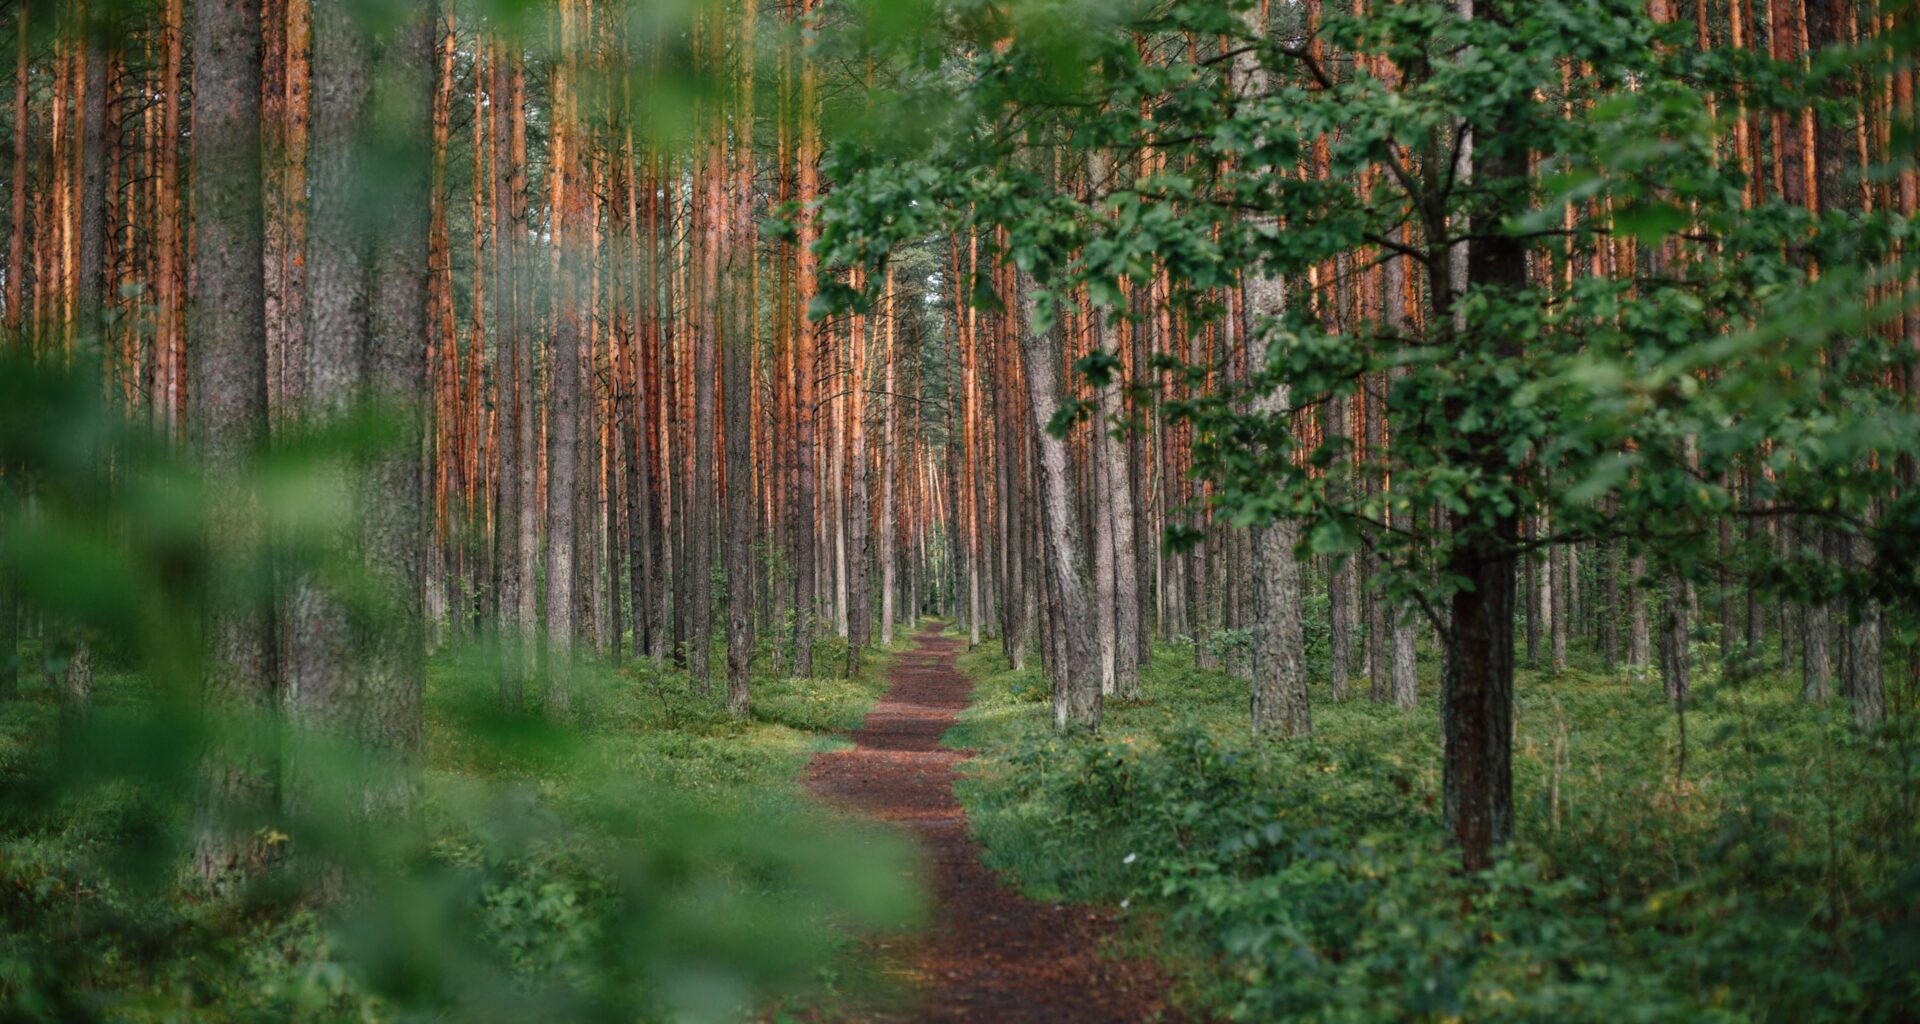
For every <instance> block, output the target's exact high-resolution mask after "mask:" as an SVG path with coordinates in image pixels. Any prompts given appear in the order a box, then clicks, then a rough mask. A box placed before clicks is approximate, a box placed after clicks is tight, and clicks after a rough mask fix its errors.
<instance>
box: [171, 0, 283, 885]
mask: <svg viewBox="0 0 1920 1024" xmlns="http://www.w3.org/2000/svg"><path fill="white" fill-rule="evenodd" d="M193 41H194V62H193V69H194V82H193V86H194V87H193V125H194V132H193V137H192V146H193V162H194V166H195V167H196V168H197V169H198V173H196V174H195V175H194V178H193V193H194V194H193V202H194V210H195V215H196V222H197V227H196V230H197V232H198V244H196V245H195V246H194V250H193V264H194V266H193V275H192V281H193V290H194V296H193V299H194V302H193V306H194V310H195V326H196V332H195V343H194V345H193V346H192V347H191V349H190V350H189V352H188V354H189V357H190V358H189V363H188V367H187V369H188V374H189V376H190V378H191V381H192V388H191V393H192V395H193V402H192V406H191V421H190V422H191V424H192V427H193V439H194V442H195V444H196V446H197V447H198V449H199V453H200V457H201V459H202V460H203V461H204V463H205V465H206V467H207V472H208V474H209V476H210V478H211V479H212V480H213V481H214V482H215V486H214V487H212V488H211V490H210V493H211V494H213V495H215V496H216V500H215V504H214V505H213V507H212V508H211V510H210V519H211V525H210V529H211V536H212V539H213V541H214V543H215V545H216V550H220V551H233V550H244V548H245V547H246V546H247V545H248V544H249V542H250V541H251V540H257V539H258V530H257V523H256V518H257V509H256V507H255V501H254V498H253V496H252V494H251V492H250V490H249V489H248V488H247V486H246V484H245V480H246V479H247V471H248V468H249V464H250V461H251V460H252V458H253V457H254V455H255V453H256V452H257V451H258V449H259V448H260V446H261V445H262V444H263V443H264V442H265V440H266V431H267V357H266V345H265V331H266V293H265V286H266V282H265V277H264V263H263V260H264V257H265V247H264V240H263V238H262V232H261V210H262V199H261V185H260V80H261V39H260V6H259V3H258V0H200V2H198V3H196V4H195V5H194V35H193ZM167 142H168V144H169V145H171V142H172V140H171V138H169V139H168V140H167ZM161 215H162V217H165V216H166V215H167V214H166V213H165V212H164V211H163V212H162V214H161ZM214 578H215V580H216V581H217V583H218V585H219V586H220V592H219V593H218V594H217V595H216V600H215V605H214V610H213V613H212V615H211V616H210V619H209V621H208V624H207V629H208V635H207V678H206V687H207V692H208V696H209V700H210V702H212V703H214V704H215V705H216V706H218V707H233V706H238V707H239V708H240V709H241V710H242V713H243V714H244V713H247V712H257V711H258V710H259V709H261V708H263V707H265V705H266V704H267V703H268V701H269V700H270V699H271V696H272V693H273V679H272V657H273V647H272V643H271V637H270V631H269V616H268V609H267V607H266V605H265V603H264V602H262V601H260V600H258V599H257V597H256V596H255V595H252V594H249V593H247V591H246V588H245V587H244V586H243V585H241V584H240V583H239V581H238V580H237V579H236V578H235V577H234V575H233V574H230V573H222V572H217V573H216V574H215V577H214ZM208 767H209V772H210V779H209V786H210V790H211V792H210V793H209V794H208V795H209V796H210V797H211V799H212V800H213V801H215V802H232V803H237V804H241V805H250V806H251V807H253V808H254V809H258V808H259V805H260V804H261V802H262V801H264V799H265V797H266V793H267V789H266V785H265V780H264V779H263V777H262V775H261V773H260V771H259V770H258V769H259V766H258V765H250V764H248V763H247V762H246V761H244V760H237V759H234V758H231V757H224V756H221V755H215V756H214V758H213V759H212V760H211V762H210V763H209V766H208ZM223 817H224V815H223V814H222V813H221V812H220V811H219V810H217V809H215V808H213V807H211V806H209V807H207V808H205V810H204V812H203V814H202V816H201V819H200V822H199V824H198V825H197V827H196V837H195V844H194V845H195V850H194V870H195V872H196V874H197V875H198V876H199V878H200V879H201V880H202V882H203V883H206V884H211V885H219V884H220V883H222V882H223V880H225V879H227V878H228V877H230V876H231V875H232V874H233V873H234V872H236V871H238V870H241V869H243V868H244V867H245V866H246V863H247V862H248V860H249V859H250V858H249V854H248V853H247V852H246V851H245V850H244V849H243V848H242V847H241V845H240V840H238V838H237V837H236V835H235V834H234V833H232V832H231V831H229V828H228V827H227V826H226V825H225V824H224V822H223V820H222V819H223Z"/></svg>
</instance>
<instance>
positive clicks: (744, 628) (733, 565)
mask: <svg viewBox="0 0 1920 1024" xmlns="http://www.w3.org/2000/svg"><path fill="white" fill-rule="evenodd" d="M739 276H744V275H739ZM729 290H730V291H734V290H737V291H738V292H741V293H744V292H745V291H746V287H745V284H744V282H735V285H734V288H733V289H729ZM731 308H732V310H733V311H734V312H735V314H736V315H735V317H734V318H732V319H733V320H734V322H733V323H732V325H731V330H729V331H728V332H727V337H726V338H725V339H724V340H723V342H722V346H723V353H722V362H723V363H724V373H725V380H724V381H723V382H722V383H723V385H724V386H725V388H726V400H725V405H726V410H727V440H726V445H727V556H726V557H727V710H728V711H729V712H731V713H732V714H733V715H735V716H736V717H739V718H745V717H746V716H747V710H748V704H747V702H748V690H747V687H748V682H749V680H750V678H751V676H752V673H753V590H752V586H751V585H750V582H749V580H750V578H751V575H752V572H753V520H754V493H753V428H752V423H751V419H750V417H749V416H748V412H749V410H750V409H751V408H752V402H753V395H752V392H751V391H750V389H749V388H750V381H749V373H748V370H749V361H750V360H751V359H752V358H753V351H752V345H753V332H752V321H751V320H750V319H749V318H748V316H747V314H748V313H749V310H748V308H747V304H746V301H745V296H744V295H740V296H735V298H734V301H733V302H732V304H731Z"/></svg>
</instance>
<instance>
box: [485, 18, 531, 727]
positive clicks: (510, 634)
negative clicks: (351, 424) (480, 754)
mask: <svg viewBox="0 0 1920 1024" xmlns="http://www.w3.org/2000/svg"><path fill="white" fill-rule="evenodd" d="M492 52H493V61H492V65H493V66H492V70H491V74H490V80H489V82H488V84H487V92H488V98H489V102H488V104H487V113H488V120H489V121H490V122H492V123H491V126H490V131H489V133H488V138H489V143H488V145H489V147H490V148H491V150H492V160H491V163H490V167H491V172H490V179H489V180H488V181H486V182H485V183H484V184H482V182H481V181H480V179H479V178H478V177H476V178H475V181H474V188H475V189H476V190H478V189H482V188H484V189H485V190H486V191H487V192H488V193H489V198H490V200H491V202H490V203H489V206H490V208H491V211H492V213H491V216H490V217H489V218H488V219H489V220H490V221H491V222H492V224H491V226H492V233H493V308H494V316H493V334H494V347H495V355H494V376H495V383H494V389H495V394H496V399H495V402H496V405H497V406H498V408H499V417H500V426H499V438H500V439H499V442H498V443H497V444H496V445H495V446H494V451H495V458H496V464H497V465H496V472H495V474H494V486H495V488H496V489H497V490H496V497H495V499H494V515H493V530H494V537H493V548H494V560H493V573H494V577H493V590H494V616H495V619H494V625H495V635H496V636H497V638H498V640H499V650H498V652H497V657H498V659H499V661H498V668H499V685H500V706H501V707H502V708H503V709H505V710H506V711H507V713H509V714H513V713H517V712H518V711H520V709H521V703H522V700H523V699H524V694H525V690H526V680H525V675H524V673H525V665H526V654H525V650H524V645H525V644H527V643H528V642H529V640H530V639H531V638H530V637H528V635H527V633H526V628H525V627H526V623H525V622H524V621H523V620H522V618H521V614H520V606H521V591H522V588H525V587H530V586H532V585H533V584H532V581H531V580H529V579H526V578H525V577H523V576H522V575H521V558H520V520H521V518H522V517H523V516H528V515H531V514H532V509H530V508H528V507H527V506H525V505H523V504H522V498H521V487H520V476H521V473H522V471H523V470H522V467H523V466H524V465H525V464H526V463H527V461H528V459H529V446H528V445H527V443H526V441H525V440H524V438H525V434H524V432H523V429H522V427H523V425H524V423H525V420H526V417H525V416H524V415H523V414H522V412H521V408H522V404H521V398H522V392H523V391H524V390H525V389H526V387H527V381H528V380H529V379H530V378H531V376H532V374H531V372H530V371H529V370H528V368H527V364H526V361H525V359H524V358H523V356H522V350H523V348H524V345H523V342H522V339H521V332H520V328H519V323H518V317H517V314H516V305H517V302H518V299H519V284H518V281H517V279H516V275H515V257H514V252H515V246H516V245H517V244H518V241H519V239H518V235H519V231H518V227H519V226H518V224H517V223H516V221H515V213H516V210H515V205H516V204H515V203H514V200H513V187H514V179H515V177H516V169H515V167H514V164H513V151H512V150H511V148H510V145H511V140H512V136H513V117H512V115H511V113H510V104H511V103H512V102H513V99H512V98H513V86H512V74H513V71H512V69H511V67H510V66H509V65H510V63H511V61H510V59H509V57H508V56H507V51H506V47H505V46H504V45H502V44H500V43H499V42H497V41H496V42H495V44H494V46H493V49H492ZM475 87H476V88H478V85H477V84H476V86H475ZM474 230H475V231H476V232H478V231H479V227H478V225H476V226H475V228H474Z"/></svg>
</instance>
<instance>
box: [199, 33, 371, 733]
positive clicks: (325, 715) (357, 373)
mask: <svg viewBox="0 0 1920 1024" xmlns="http://www.w3.org/2000/svg"><path fill="white" fill-rule="evenodd" d="M312 12H313V38H314V44H313V73H312V115H311V116H312V122H311V129H310V135H309V141H310V143H311V145H312V155H311V171H310V176H309V183H310V187H311V189H312V200H311V203H312V205H311V213H312V224H311V225H310V228H309V230H308V233H307V292H308V304H307V315H308V317H309V324H308V330H307V334H308V339H309V345H308V346H307V352H306V357H307V358H306V365H305V367H304V370H303V373H302V382H301V394H300V403H301V412H302V414H304V415H306V416H308V417H312V418H314V419H316V420H318V421H320V422H323V423H339V422H341V421H342V420H343V419H344V418H345V417H346V415H347V413H348V411H349V409H350V408H351V406H352V405H353V402H354V398H355V390H356V388H357V387H358V385H359V382H360V379H361V375H362V367H363V361H364V359H365V354H366V352H367V349H368V342H369V337H368V329H369V319H368V309H369V307H368V285H369V281H368V259H369V255H370V253H369V237H370V233H371V230H372V225H373V224H374V223H375V222H374V221H373V216H374V214H375V213H376V211H375V210H374V209H372V208H371V207H370V205H369V203H370V199H369V197H368V196H367V195H366V194H365V193H364V192H363V189H365V187H366V183H367V177H366V173H365V168H366V167H368V166H369V165H370V163H371V159H370V157H371V155H372V154H371V152H370V146H371V145H372V141H371V140H370V139H366V138H364V137H363V136H362V131H363V129H364V128H365V127H366V125H365V123H364V122H363V115H364V113H365V111H366V110H367V106H368V103H367V96H368V72H369V68H368V61H369V59H370V53H369V51H370V49H371V46H372V42H371V40H370V39H369V38H368V35H367V32H366V30H365V28H364V27H363V26H362V25H361V24H360V21H359V18H358V17H357V12H356V11H355V10H354V9H353V7H352V5H351V4H350V3H349V2H347V0H315V2H314V4H313V6H312ZM197 57H198V54H197V52H196V60H197ZM196 70H197V64H196ZM197 84H198V83H197V79H196V86H197ZM198 102H199V97H198V94H197V92H196V95H195V104H196V106H195V111H194V113H195V124H196V126H197V125H198V123H199V122H198V115H199V109H198ZM195 135H196V136H197V135H198V130H197V128H196V131H195ZM205 167H206V165H205V164H204V163H202V162H201V161H200V160H199V159H197V155H196V159H195V160H194V170H195V180H196V182H197V181H198V180H199V175H200V173H202V171H203V169H204V168H205ZM194 203H195V209H196V211H197V210H198V209H199V193H198V192H196V193H195V197H194ZM197 219H198V217H197V216H196V220H197ZM204 247H205V236H204V235H196V241H195V245H194V251H195V252H196V253H198V252H202V251H204ZM196 393H197V392H196ZM323 472H324V473H325V475H326V483H327V486H330V487H333V488H337V489H338V491H339V492H340V493H351V491H352V489H353V488H352V483H351V481H350V480H349V479H347V477H346V475H345V474H346V472H347V468H346V465H345V460H344V459H338V460H335V462H334V464H333V465H331V466H330V467H328V468H327V469H326V470H324V471H323ZM349 525H350V524H349V523H346V522H341V523H332V524H328V528H329V529H331V530H333V531H336V533H335V534H334V535H333V536H332V537H331V538H330V539H331V540H332V541H334V542H336V543H340V544H342V546H344V538H343V537H342V536H341V535H340V532H343V531H345V530H346V529H347V528H348V526H349ZM350 629H351V622H350V620H349V615H348V610H347V607H346V605H345V603H344V599H343V598H342V596H341V595H339V594H337V593H334V592H331V591H330V590H329V589H328V588H327V587H326V586H325V584H324V583H322V582H321V579H320V575H319V573H317V572H315V571H313V570H312V569H311V568H309V569H306V570H304V571H302V572H300V573H299V575H298V576H297V577H296V579H295V580H294V583H293V593H292V596H291V598H290V599H289V605H288V623H287V630H288V650H289V659H288V664H287V666H286V672H287V701H288V705H289V708H290V710H291V711H292V712H293V713H294V714H295V716H296V717H297V718H298V719H299V720H301V721H302V722H303V723H304V724H308V725H311V726H324V727H326V728H329V729H337V728H344V724H345V722H344V720H345V717H346V716H347V715H348V714H349V713H350V712H351V710H352V709H351V706H350V700H351V692H350V691H351V685H352V665H351V660H352V647H353V640H352V637H351V635H350Z"/></svg>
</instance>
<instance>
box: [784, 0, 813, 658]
mask: <svg viewBox="0 0 1920 1024" xmlns="http://www.w3.org/2000/svg"><path fill="white" fill-rule="evenodd" d="M815 3H816V0H799V4H798V7H799V17H800V20H801V23H802V29H803V31H807V32H810V30H811V29H812V28H813V27H814V5H815ZM812 45H813V44H812V42H811V41H810V39H809V40H808V41H807V42H804V43H803V44H802V49H801V54H800V111H799V122H800V138H799V146H798V149H797V152H796V154H795V156H796V160H797V162H798V164H799V167H798V177H799V185H798V191H799V195H798V196H797V197H796V198H797V201H798V204H799V215H798V218H797V219H798V220H799V224H798V238H797V239H796V245H797V247H798V252H797V254H796V255H797V265H796V266H795V268H794V290H795V292H796V295H795V296H794V300H795V305H796V306H798V307H799V318H798V323H797V327H798V328H799V329H798V330H797V331H795V332H794V342H795V344H796V346H797V352H796V353H795V356H794V369H795V379H794V436H793V450H794V464H795V468H796V472H795V474H794V476H795V480H794V483H795V489H794V496H793V510H792V511H793V519H792V528H791V534H792V537H793V674H794V675H796V676H799V677H801V678H806V677H809V676H811V675H813V617H814V609H815V604H816V603H817V601H818V597H817V590H818V588H817V587H816V586H815V579H814V567H815V558H816V554H815V551H814V543H813V541H814V531H815V530H816V529H817V528H818V525H817V523H816V521H815V516H814V506H815V504H816V502H817V498H816V495H815V492H816V487H815V480H814V447H815V441H814V422H815V420H816V419H817V415H818V410H817V408H816V405H815V388H814V370H815V368H814V359H815V345H814V338H815V335H816V333H817V332H818V330H819V328H818V326H817V325H816V324H815V322H814V320H813V318H812V316H811V306H812V303H813V300H814V298H815V296H816V295H817V294H818V293H819V282H818V267H819V263H818V258H817V257H816V256H815V254H814V251H813V246H814V243H815V242H817V241H818V240H819V227H818V226H817V213H816V210H815V203H816V201H817V200H818V198H819V191H820V170H819V159H820V128H819V124H818V120H817V113H818V112H817V109H816V108H817V106H818V103H819V96H818V91H819V86H818V72H817V71H816V70H815V67H814V60H813V54H812Z"/></svg>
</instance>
